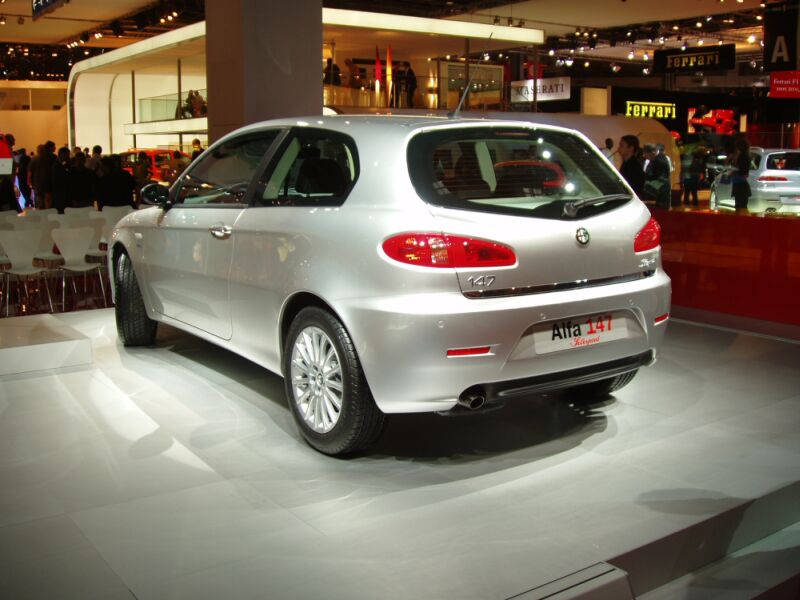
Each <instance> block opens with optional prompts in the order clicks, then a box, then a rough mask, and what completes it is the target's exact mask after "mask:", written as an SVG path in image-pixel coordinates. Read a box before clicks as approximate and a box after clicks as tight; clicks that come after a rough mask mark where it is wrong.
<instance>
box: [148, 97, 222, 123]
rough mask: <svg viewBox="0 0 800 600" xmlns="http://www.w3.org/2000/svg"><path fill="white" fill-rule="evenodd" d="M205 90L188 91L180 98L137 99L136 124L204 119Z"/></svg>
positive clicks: (205, 108) (205, 105)
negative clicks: (137, 112)
mask: <svg viewBox="0 0 800 600" xmlns="http://www.w3.org/2000/svg"><path fill="white" fill-rule="evenodd" d="M206 95H207V90H188V91H186V92H183V93H182V94H181V95H180V96H178V94H166V95H164V96H153V97H151V98H140V99H139V114H138V117H139V118H138V119H137V122H138V123H152V122H153V121H172V120H175V119H193V118H196V117H205V116H206V111H207V102H206Z"/></svg>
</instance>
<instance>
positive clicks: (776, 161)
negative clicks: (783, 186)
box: [767, 152, 800, 171]
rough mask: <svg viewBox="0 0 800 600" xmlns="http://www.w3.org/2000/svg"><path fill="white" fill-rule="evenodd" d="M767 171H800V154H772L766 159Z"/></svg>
mask: <svg viewBox="0 0 800 600" xmlns="http://www.w3.org/2000/svg"><path fill="white" fill-rule="evenodd" d="M767 169H777V170H780V171H800V152H780V153H773V154H770V155H769V156H768V157H767Z"/></svg>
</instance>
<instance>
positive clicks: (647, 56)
mask: <svg viewBox="0 0 800 600" xmlns="http://www.w3.org/2000/svg"><path fill="white" fill-rule="evenodd" d="M642 60H650V54H648V53H647V52H645V53H644V54H642Z"/></svg>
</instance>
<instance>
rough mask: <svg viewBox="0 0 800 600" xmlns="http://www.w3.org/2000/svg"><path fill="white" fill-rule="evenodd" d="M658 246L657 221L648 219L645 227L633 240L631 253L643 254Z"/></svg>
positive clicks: (658, 231) (659, 235) (659, 231)
mask: <svg viewBox="0 0 800 600" xmlns="http://www.w3.org/2000/svg"><path fill="white" fill-rule="evenodd" d="M659 244H661V226H660V225H659V224H658V221H656V220H655V219H654V218H652V217H650V220H649V221H648V222H647V225H645V226H644V227H643V228H642V230H641V231H640V232H639V233H637V234H636V237H635V238H634V239H633V251H634V252H645V251H646V250H652V249H653V248H658V246H659Z"/></svg>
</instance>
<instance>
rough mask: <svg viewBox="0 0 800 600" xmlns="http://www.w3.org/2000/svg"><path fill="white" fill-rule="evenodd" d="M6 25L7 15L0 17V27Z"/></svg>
mask: <svg viewBox="0 0 800 600" xmlns="http://www.w3.org/2000/svg"><path fill="white" fill-rule="evenodd" d="M5 24H6V17H5V15H3V16H0V25H5Z"/></svg>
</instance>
